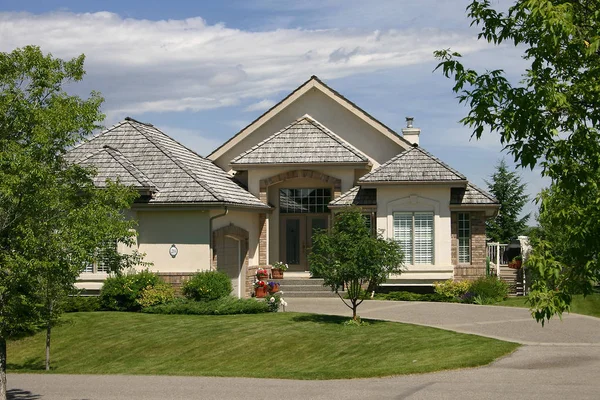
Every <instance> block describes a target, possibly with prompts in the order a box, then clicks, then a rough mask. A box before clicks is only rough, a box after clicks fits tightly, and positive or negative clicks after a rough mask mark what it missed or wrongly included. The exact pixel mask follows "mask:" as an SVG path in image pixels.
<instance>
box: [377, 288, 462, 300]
mask: <svg viewBox="0 0 600 400" xmlns="http://www.w3.org/2000/svg"><path fill="white" fill-rule="evenodd" d="M374 300H394V301H432V302H455V301H458V300H457V299H456V298H454V297H449V296H446V295H443V294H440V293H412V292H404V291H398V292H389V293H376V294H375V297H374Z"/></svg>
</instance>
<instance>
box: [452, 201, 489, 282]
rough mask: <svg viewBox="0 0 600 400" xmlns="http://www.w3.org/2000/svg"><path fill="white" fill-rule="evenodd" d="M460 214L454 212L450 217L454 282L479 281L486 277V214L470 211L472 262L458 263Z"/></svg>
mask: <svg viewBox="0 0 600 400" xmlns="http://www.w3.org/2000/svg"><path fill="white" fill-rule="evenodd" d="M458 213H459V212H457V211H453V212H452V213H451V216H450V224H451V233H452V246H451V257H452V264H453V265H454V280H457V281H462V280H467V279H470V280H472V279H477V278H479V277H482V276H485V264H486V253H487V252H486V243H485V212H484V211H468V213H469V214H470V216H471V262H470V263H463V264H459V263H458Z"/></svg>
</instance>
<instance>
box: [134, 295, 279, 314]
mask: <svg viewBox="0 0 600 400" xmlns="http://www.w3.org/2000/svg"><path fill="white" fill-rule="evenodd" d="M270 311H272V310H271V308H270V306H269V303H268V302H266V301H259V300H255V299H236V298H234V297H231V296H227V297H222V298H220V299H216V300H206V301H194V300H189V299H175V300H174V301H172V302H170V303H167V304H160V305H156V306H152V307H146V308H143V309H142V312H145V313H149V314H187V315H232V314H260V313H266V312H270Z"/></svg>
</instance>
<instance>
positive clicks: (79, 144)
mask: <svg viewBox="0 0 600 400" xmlns="http://www.w3.org/2000/svg"><path fill="white" fill-rule="evenodd" d="M125 122H127V121H125V120H123V121H120V122H117V123H116V124H114V125H113V126H111V127H110V128H106V129H104V130H103V131H101V132H100V133H99V134H97V135H92V137H91V139H89V140H83V141H81V143H77V144H76V145H75V146H73V147H71V148H70V149H69V152H70V151H72V150H75V149H77V148H79V147H81V146H83V145H84V144H86V143H90V142H91V141H92V140H94V139H98V138H99V137H100V136H102V135H104V134H105V133H107V132H110V131H112V130H113V129H116V128H118V127H119V126H121V125H123V124H124V123H125ZM87 159H88V157H86V158H85V160H87ZM82 160H83V159H82Z"/></svg>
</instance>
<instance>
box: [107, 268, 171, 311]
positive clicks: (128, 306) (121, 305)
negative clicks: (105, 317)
mask: <svg viewBox="0 0 600 400" xmlns="http://www.w3.org/2000/svg"><path fill="white" fill-rule="evenodd" d="M161 284H163V281H162V280H161V279H160V278H159V277H158V275H156V274H154V273H152V272H150V271H148V270H146V271H141V272H137V273H130V274H127V275H116V276H111V277H109V278H107V279H106V280H105V281H104V285H103V286H102V290H101V291H100V305H101V307H102V308H103V309H105V310H114V311H139V310H140V309H141V308H142V306H141V305H140V303H139V299H140V298H141V297H142V294H143V292H144V290H147V289H148V287H150V288H153V287H155V286H157V285H161Z"/></svg>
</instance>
